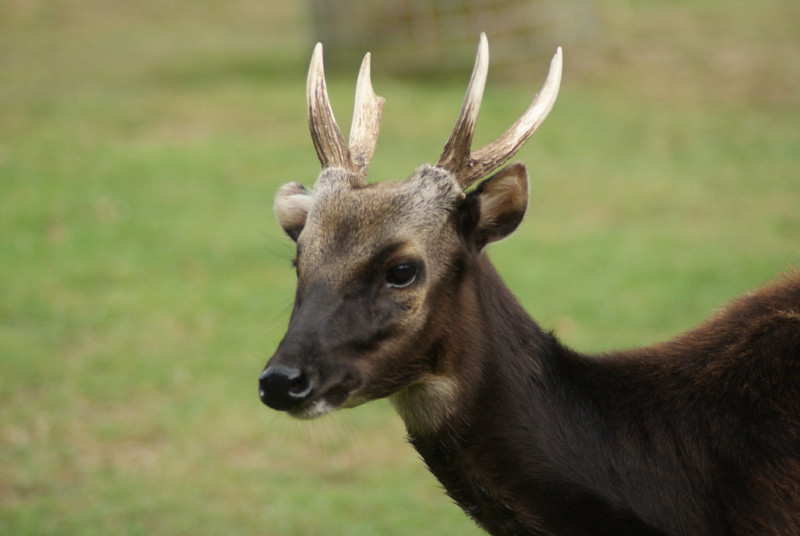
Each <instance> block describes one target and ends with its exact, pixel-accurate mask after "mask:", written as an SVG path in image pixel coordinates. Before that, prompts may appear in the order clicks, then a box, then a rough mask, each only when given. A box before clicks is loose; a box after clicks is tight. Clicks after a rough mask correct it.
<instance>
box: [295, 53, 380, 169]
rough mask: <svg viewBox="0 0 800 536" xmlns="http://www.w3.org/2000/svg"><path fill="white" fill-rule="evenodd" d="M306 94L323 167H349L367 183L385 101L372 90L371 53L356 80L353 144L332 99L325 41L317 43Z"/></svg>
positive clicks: (351, 131)
mask: <svg viewBox="0 0 800 536" xmlns="http://www.w3.org/2000/svg"><path fill="white" fill-rule="evenodd" d="M306 97H307V100H308V126H309V129H310V130H311V139H312V141H313V142H314V148H315V149H316V151H317V156H318V157H319V161H320V164H322V167H323V168H328V167H341V168H345V169H347V170H349V171H352V172H353V173H355V175H356V176H357V177H358V179H360V180H361V181H362V182H365V180H366V175H367V168H368V167H369V162H370V160H371V159H372V155H373V153H374V152H375V146H376V145H377V143H378V135H379V134H380V127H381V118H382V116H383V105H384V102H385V101H384V99H383V98H382V97H379V96H377V95H376V94H375V92H374V91H373V89H372V82H371V81H370V55H369V54H367V55H366V56H364V61H362V62H361V70H360V71H359V74H358V81H357V82H356V98H355V105H354V111H353V123H352V125H351V127H350V143H349V146H348V144H346V143H345V141H344V137H343V136H342V133H341V131H340V130H339V125H338V124H337V123H336V118H335V117H334V116H333V109H332V108H331V103H330V100H329V99H328V88H327V85H326V83H325V68H324V67H323V63H322V43H317V46H315V47H314V53H313V54H312V56H311V65H310V66H309V68H308V83H307V86H306Z"/></svg>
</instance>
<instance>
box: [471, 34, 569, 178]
mask: <svg viewBox="0 0 800 536" xmlns="http://www.w3.org/2000/svg"><path fill="white" fill-rule="evenodd" d="M561 56H562V54H561V47H558V49H557V50H556V53H555V55H554V56H553V59H552V60H551V62H550V71H549V72H548V73H547V79H546V80H545V83H544V86H542V90H541V91H540V92H539V94H538V95H536V97H535V98H534V99H533V102H532V103H531V104H530V106H529V107H528V109H527V110H525V113H524V114H522V117H520V118H519V119H517V121H516V122H515V123H514V124H513V125H511V127H510V128H509V129H508V130H506V131H505V132H504V133H503V134H501V135H500V137H498V138H497V139H496V140H495V141H493V142H492V143H490V144H489V145H486V146H485V147H483V148H481V149H478V150H477V151H474V152H473V153H472V154H471V157H470V160H471V165H470V166H469V167H468V168H467V169H466V170H465V171H464V172H463V174H461V175H457V177H458V181H459V183H460V184H461V185H462V186H464V188H466V187H468V186H469V185H470V184H472V183H473V182H475V181H477V180H479V179H481V178H482V177H485V176H486V175H488V174H489V173H491V172H492V171H494V170H495V169H497V168H499V167H500V166H502V165H503V164H505V163H506V162H507V161H508V160H509V159H510V158H511V157H512V156H514V154H516V152H517V151H519V150H520V148H522V145H523V144H524V143H525V142H526V141H528V138H530V137H531V135H532V134H533V133H534V132H535V131H536V129H537V128H539V126H540V125H541V124H542V123H543V122H544V120H545V118H546V117H547V115H548V114H549V113H550V110H552V109H553V105H554V104H555V102H556V97H558V89H559V87H560V85H561V68H562V58H561Z"/></svg>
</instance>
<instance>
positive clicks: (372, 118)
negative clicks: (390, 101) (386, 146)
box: [349, 53, 386, 177]
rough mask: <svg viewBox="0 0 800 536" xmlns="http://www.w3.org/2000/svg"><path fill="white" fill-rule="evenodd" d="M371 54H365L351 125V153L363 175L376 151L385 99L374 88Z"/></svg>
mask: <svg viewBox="0 0 800 536" xmlns="http://www.w3.org/2000/svg"><path fill="white" fill-rule="evenodd" d="M370 58H371V56H370V54H369V53H367V55H366V56H364V61H362V62H361V70H360V71H359V72H358V82H356V101H355V105H354V108H353V123H352V124H351V126H350V143H349V145H350V155H351V157H352V159H353V165H354V166H355V168H357V170H358V172H359V173H360V175H361V176H362V177H365V176H366V175H367V168H368V167H369V162H370V160H371V159H372V155H373V154H374V153H375V146H376V145H377V144H378V136H379V135H380V130H381V119H382V117H383V105H384V104H385V102H386V101H385V100H384V99H383V97H379V96H378V95H376V94H375V91H374V90H373V89H372V80H371V79H370Z"/></svg>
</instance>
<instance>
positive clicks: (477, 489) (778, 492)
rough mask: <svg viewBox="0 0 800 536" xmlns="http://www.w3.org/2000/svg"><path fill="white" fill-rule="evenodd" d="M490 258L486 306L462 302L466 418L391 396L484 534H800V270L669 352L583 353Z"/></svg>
mask: <svg viewBox="0 0 800 536" xmlns="http://www.w3.org/2000/svg"><path fill="white" fill-rule="evenodd" d="M479 264H480V265H481V266H478V267H476V271H477V272H478V273H477V274H476V276H475V278H474V279H473V280H472V281H471V286H472V287H473V289H474V290H473V292H474V295H475V300H474V301H472V300H469V302H471V303H474V305H475V307H474V309H472V310H470V309H469V308H462V309H461V310H462V313H461V318H464V317H465V316H466V317H467V318H469V321H470V327H469V329H465V330H463V331H461V332H459V333H458V335H457V337H458V338H459V344H460V346H461V347H462V348H463V349H464V350H463V353H462V354H461V355H460V356H459V358H458V359H459V361H461V362H463V361H470V362H474V364H473V365H472V366H470V367H465V368H467V369H469V370H472V373H471V374H469V375H464V376H463V377H459V378H458V379H457V380H454V381H455V382H457V383H460V384H463V385H464V388H463V389H462V390H461V391H460V392H461V393H462V395H461V396H460V397H458V398H457V399H456V400H454V401H453V402H452V403H453V404H454V405H455V408H457V409H454V410H453V411H452V413H451V417H450V418H448V419H445V420H444V421H443V422H442V423H441V424H437V425H434V426H430V427H429V425H430V424H431V423H428V422H426V421H424V417H421V416H413V415H407V414H406V410H405V409H404V407H403V406H402V404H401V403H399V402H398V401H397V400H394V403H395V405H397V406H398V411H399V413H400V414H401V415H402V416H404V420H405V421H406V423H407V426H408V429H409V439H410V441H411V442H412V444H413V445H414V446H415V448H416V449H417V450H418V451H419V452H420V454H421V455H422V457H423V459H424V460H425V462H426V463H427V465H428V466H429V467H430V469H431V471H432V472H433V474H434V475H435V476H436V477H437V478H438V479H439V481H440V482H441V483H442V484H443V485H444V486H445V488H446V489H447V492H448V494H449V495H450V496H451V497H452V498H453V499H454V500H455V501H456V502H457V503H458V504H459V505H461V507H462V508H464V510H465V511H466V512H467V513H468V514H469V515H470V516H472V517H473V518H474V519H475V520H476V521H477V522H478V523H479V524H480V525H481V526H483V527H484V528H485V529H486V530H487V531H489V532H490V533H491V534H556V535H560V534H575V535H577V534H586V535H590V534H591V535H603V534H608V535H625V534H631V535H648V534H687V535H689V534H698V535H699V534H753V535H755V534H775V535H777V534H798V533H800V511H799V510H798V504H799V502H800V484H799V482H800V466H798V465H797V461H798V456H800V434H798V431H799V430H800V417H798V414H800V400H799V399H798V397H797V390H798V389H797V385H799V384H800V315H798V311H800V277H794V278H793V279H787V280H786V281H785V282H784V283H783V284H781V285H779V286H776V287H773V288H769V289H765V290H763V291H762V292H760V293H756V294H753V295H750V296H747V297H745V298H742V299H740V300H739V301H737V302H735V303H734V304H732V305H731V306H730V307H729V308H728V309H726V310H725V311H723V312H721V313H720V314H718V315H717V316H716V317H714V318H713V319H711V320H710V321H709V322H708V323H706V324H705V325H703V326H702V327H700V328H698V329H697V330H695V331H693V332H690V333H687V334H685V335H684V336H682V337H680V338H678V339H675V340H673V341H671V342H669V343H666V344H663V345H659V346H654V347H651V348H642V349H637V350H635V351H630V352H623V353H618V354H607V355H598V356H585V355H580V354H578V353H576V352H573V351H571V350H569V349H568V348H565V347H564V346H563V345H561V344H560V343H559V342H558V341H557V340H556V338H555V337H554V336H553V335H552V334H550V333H547V332H545V331H543V330H542V329H541V328H540V327H539V326H538V325H536V324H535V322H533V321H532V320H531V319H530V318H529V317H528V316H527V314H526V313H525V312H524V310H523V309H522V308H521V306H519V305H518V304H517V303H516V301H515V300H514V298H513V296H512V295H511V293H510V292H509V291H508V289H507V288H505V286H504V284H503V283H502V281H501V280H500V279H499V277H498V276H497V274H496V273H495V272H494V270H493V269H492V267H491V265H490V264H489V262H488V260H487V259H486V258H485V257H484V258H482V259H480V261H479ZM462 305H463V304H462ZM792 311H793V312H792ZM712 333H713V336H712V337H709V334H712ZM776 342H777V344H776ZM442 346H446V347H452V346H453V344H452V343H446V342H445V343H443V344H442ZM743 349H744V351H743ZM411 403H413V402H405V404H411ZM420 418H422V419H423V420H422V422H418V420H417V419H420Z"/></svg>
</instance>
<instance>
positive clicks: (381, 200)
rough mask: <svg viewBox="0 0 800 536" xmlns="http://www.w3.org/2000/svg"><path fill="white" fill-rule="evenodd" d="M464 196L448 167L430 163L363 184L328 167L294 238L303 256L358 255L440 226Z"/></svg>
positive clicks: (414, 238)
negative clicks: (402, 176)
mask: <svg viewBox="0 0 800 536" xmlns="http://www.w3.org/2000/svg"><path fill="white" fill-rule="evenodd" d="M463 197H464V193H463V190H462V189H461V187H460V186H459V185H458V183H457V182H456V180H455V179H454V178H453V176H452V175H451V174H450V173H449V172H447V171H445V170H443V169H440V168H438V167H434V166H430V165H425V166H422V167H421V168H419V169H418V170H417V171H416V172H415V173H414V175H413V176H412V177H411V178H409V179H407V180H405V181H400V182H384V183H375V184H370V185H367V186H354V185H353V184H352V182H351V180H350V176H349V174H348V172H346V171H345V170H343V169H338V168H328V169H325V170H323V172H322V173H321V174H320V176H319V178H318V179H317V183H316V184H315V185H314V190H313V193H312V202H311V207H310V210H309V212H308V218H307V221H306V225H305V228H304V229H303V232H302V234H301V235H300V240H299V244H300V246H301V248H302V250H303V255H304V256H312V257H313V256H322V257H332V256H339V255H341V254H343V253H346V254H347V255H348V256H350V257H358V256H359V255H367V254H369V253H370V251H372V250H374V249H375V248H379V247H382V245H386V244H390V243H394V242H404V243H408V242H421V241H422V240H423V239H424V237H426V236H431V235H435V234H437V233H438V232H440V231H441V229H442V227H443V226H444V225H445V224H446V223H447V222H448V220H449V216H450V214H451V213H452V211H453V210H455V208H456V207H457V206H458V203H459V202H460V201H461V199H463ZM318 260H319V261H322V262H324V260H325V259H324V258H320V259H318Z"/></svg>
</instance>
